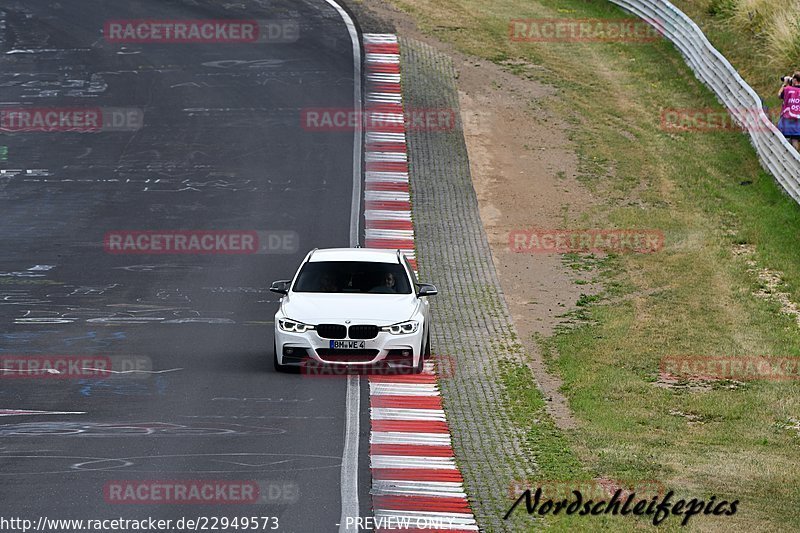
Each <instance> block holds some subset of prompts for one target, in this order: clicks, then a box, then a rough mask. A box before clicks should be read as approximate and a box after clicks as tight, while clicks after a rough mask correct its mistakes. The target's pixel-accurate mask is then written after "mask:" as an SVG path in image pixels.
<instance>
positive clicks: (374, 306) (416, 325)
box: [270, 248, 437, 372]
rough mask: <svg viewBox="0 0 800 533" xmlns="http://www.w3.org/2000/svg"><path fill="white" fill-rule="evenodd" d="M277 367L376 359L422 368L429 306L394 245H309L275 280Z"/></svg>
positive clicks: (364, 363) (426, 290) (427, 290)
mask: <svg viewBox="0 0 800 533" xmlns="http://www.w3.org/2000/svg"><path fill="white" fill-rule="evenodd" d="M270 290H271V291H272V292H276V293H278V294H281V295H283V297H282V298H281V305H280V308H279V309H278V312H277V313H276V314H275V346H274V349H275V355H274V363H275V370H277V371H286V370H289V369H292V368H299V367H301V366H302V365H304V364H306V363H309V362H312V361H316V363H317V364H319V363H323V364H329V365H348V366H361V367H370V366H373V365H382V366H386V365H388V366H390V367H400V368H408V369H410V370H411V371H412V372H421V371H422V367H423V360H424V358H425V356H428V355H430V335H431V329H430V328H431V312H430V304H429V303H428V300H427V298H426V296H433V295H435V294H436V293H437V290H436V287H434V286H433V285H429V284H427V283H418V282H417V279H416V276H415V274H414V270H413V269H412V268H411V265H410V264H409V262H408V260H407V259H406V257H405V255H403V254H402V253H401V252H400V251H399V250H397V251H392V250H378V249H370V248H330V249H324V250H312V251H311V252H310V253H309V254H308V255H307V256H306V258H305V260H303V263H302V264H301V265H300V268H299V269H298V271H297V273H296V274H295V276H294V278H293V279H291V280H281V281H276V282H274V283H273V284H272V286H271V287H270Z"/></svg>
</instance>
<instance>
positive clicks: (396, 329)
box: [381, 320, 419, 335]
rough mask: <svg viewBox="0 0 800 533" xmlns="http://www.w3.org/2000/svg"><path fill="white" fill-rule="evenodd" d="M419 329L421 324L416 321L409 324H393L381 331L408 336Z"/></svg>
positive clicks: (410, 321)
mask: <svg viewBox="0 0 800 533" xmlns="http://www.w3.org/2000/svg"><path fill="white" fill-rule="evenodd" d="M417 329H419V322H417V321H416V320H409V321H408V322H400V323H399V324H392V325H391V326H384V327H382V328H381V331H387V332H389V333H391V334H392V335H406V334H408V333H414V332H416V331H417Z"/></svg>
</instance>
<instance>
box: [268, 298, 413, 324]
mask: <svg viewBox="0 0 800 533" xmlns="http://www.w3.org/2000/svg"><path fill="white" fill-rule="evenodd" d="M416 308H417V301H416V295H414V294H319V293H296V292H295V293H290V294H289V295H288V296H285V297H284V298H283V301H282V302H281V310H282V311H283V314H284V316H286V317H287V318H291V319H293V320H299V321H300V322H304V323H306V324H312V325H316V324H324V323H334V324H336V323H339V324H340V323H342V322H344V321H345V320H352V321H353V322H360V323H366V324H375V325H377V326H388V325H389V324H396V323H397V322H403V321H405V320H408V319H410V318H411V317H412V316H413V315H414V312H415V310H416Z"/></svg>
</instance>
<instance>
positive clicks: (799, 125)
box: [778, 72, 800, 150]
mask: <svg viewBox="0 0 800 533" xmlns="http://www.w3.org/2000/svg"><path fill="white" fill-rule="evenodd" d="M778 98H780V99H782V100H783V107H781V118H780V120H778V129H779V130H781V133H783V136H784V137H786V138H787V139H789V141H790V142H791V143H792V146H794V149H795V150H800V72H795V73H794V75H793V76H792V77H789V76H787V77H786V78H784V79H783V87H781V91H780V92H779V93H778Z"/></svg>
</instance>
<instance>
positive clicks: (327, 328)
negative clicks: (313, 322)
mask: <svg viewBox="0 0 800 533" xmlns="http://www.w3.org/2000/svg"><path fill="white" fill-rule="evenodd" d="M317 335H319V336H320V337H322V338H323V339H344V338H345V337H346V336H347V328H346V327H345V326H343V325H341V324H320V325H319V326H317Z"/></svg>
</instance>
